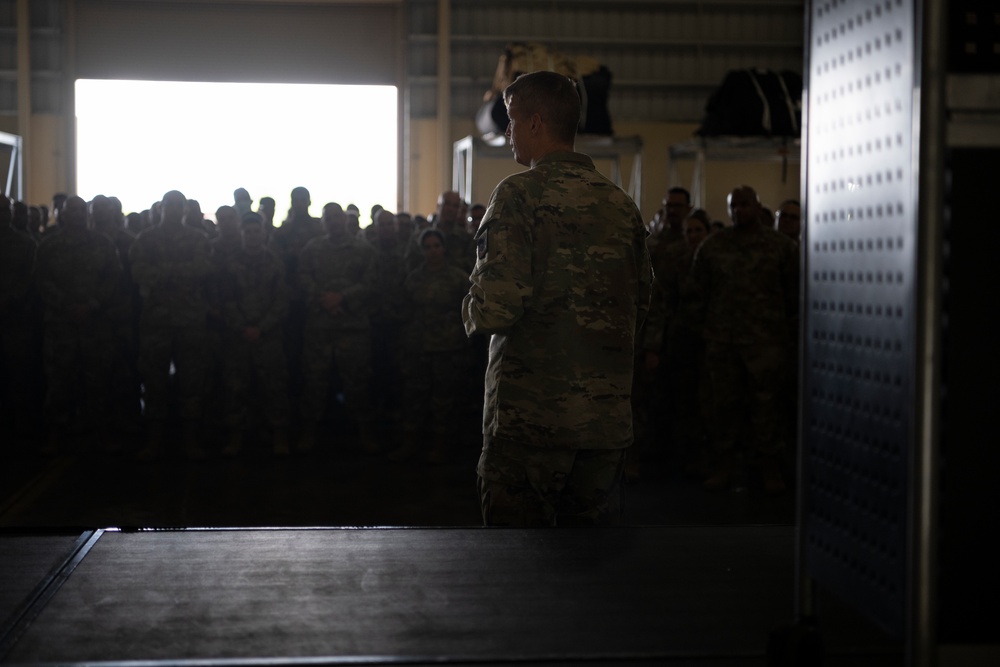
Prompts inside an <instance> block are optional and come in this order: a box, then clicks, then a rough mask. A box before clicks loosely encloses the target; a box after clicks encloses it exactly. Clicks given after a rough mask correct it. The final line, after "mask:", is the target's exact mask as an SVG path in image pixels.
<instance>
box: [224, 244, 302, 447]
mask: <svg viewBox="0 0 1000 667" xmlns="http://www.w3.org/2000/svg"><path fill="white" fill-rule="evenodd" d="M226 274H227V280H226V282H225V284H224V289H225V293H224V296H225V298H224V299H223V302H222V310H221V314H222V317H223V320H224V322H225V336H224V343H223V350H224V355H225V362H224V365H225V395H226V401H225V404H226V410H225V413H226V426H227V427H228V428H229V429H230V432H231V433H232V432H237V431H239V430H240V429H242V428H244V426H245V425H246V416H247V404H248V401H247V397H248V394H249V388H250V382H251V378H252V377H253V376H256V378H257V388H258V393H259V395H260V397H261V405H260V407H261V410H262V411H263V413H264V417H265V418H266V420H267V422H268V425H269V426H270V427H271V428H272V429H273V430H274V431H275V433H278V432H283V431H284V430H285V429H287V428H288V424H289V413H288V370H287V368H286V365H285V356H284V350H283V346H282V337H281V334H282V324H283V322H284V320H285V317H286V316H287V314H288V291H287V289H286V287H285V267H284V266H282V264H281V261H280V260H279V259H278V258H277V257H275V256H274V254H272V253H270V252H268V251H267V250H264V249H261V251H260V252H259V253H248V252H246V251H240V252H239V253H237V254H236V256H235V257H234V258H233V259H232V260H231V261H230V263H229V265H228V267H227V271H226ZM248 327H254V328H256V329H258V330H259V331H260V338H258V339H257V340H256V341H252V342H251V341H248V340H247V339H246V338H245V337H244V335H243V332H244V331H245V330H246V329H247V328H248Z"/></svg>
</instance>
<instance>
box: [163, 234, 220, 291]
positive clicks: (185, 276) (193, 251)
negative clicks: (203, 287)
mask: <svg viewBox="0 0 1000 667" xmlns="http://www.w3.org/2000/svg"><path fill="white" fill-rule="evenodd" d="M171 268H172V270H173V275H174V277H175V278H176V279H177V280H178V282H181V283H183V284H184V285H186V286H188V287H189V288H195V287H197V286H198V285H199V284H200V283H201V282H202V281H203V280H204V279H205V278H206V277H207V276H208V275H209V274H210V273H211V272H212V248H211V246H210V245H209V243H208V239H207V238H204V237H198V238H197V239H196V240H195V241H194V242H193V243H192V244H191V246H190V247H189V250H188V252H187V253H185V257H184V259H182V260H179V261H177V262H176V263H174V264H173V266H172V267H171Z"/></svg>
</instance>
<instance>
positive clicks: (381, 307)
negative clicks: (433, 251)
mask: <svg viewBox="0 0 1000 667" xmlns="http://www.w3.org/2000/svg"><path fill="white" fill-rule="evenodd" d="M372 248H373V249H374V251H375V254H374V261H375V285H374V292H373V295H372V310H371V315H370V321H371V330H372V394H373V401H374V403H375V407H376V409H377V410H379V411H380V416H381V418H380V420H379V421H380V422H381V423H382V424H385V425H387V426H390V427H392V428H395V427H398V425H399V417H400V415H399V411H400V408H401V407H402V392H401V391H400V387H401V386H402V354H401V349H400V347H401V340H402V334H403V325H404V323H405V313H404V309H405V308H404V302H405V293H404V291H403V281H404V280H406V269H405V268H404V266H403V248H402V244H400V243H399V241H398V240H396V238H395V237H393V239H392V242H391V243H388V244H386V243H383V242H380V240H379V239H377V238H376V239H375V240H374V242H373V245H372Z"/></svg>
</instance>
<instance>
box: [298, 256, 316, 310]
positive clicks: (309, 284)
mask: <svg viewBox="0 0 1000 667" xmlns="http://www.w3.org/2000/svg"><path fill="white" fill-rule="evenodd" d="M315 256H316V253H315V247H314V246H312V245H311V244H309V243H307V244H306V247H305V248H303V249H302V253H301V254H300V255H299V262H298V266H297V268H296V271H295V277H296V280H297V282H298V284H299V287H300V288H302V293H303V295H304V296H305V298H306V303H313V302H315V301H317V300H318V299H319V296H320V289H319V285H318V284H317V283H316V272H315V270H314V268H313V265H314V264H315Z"/></svg>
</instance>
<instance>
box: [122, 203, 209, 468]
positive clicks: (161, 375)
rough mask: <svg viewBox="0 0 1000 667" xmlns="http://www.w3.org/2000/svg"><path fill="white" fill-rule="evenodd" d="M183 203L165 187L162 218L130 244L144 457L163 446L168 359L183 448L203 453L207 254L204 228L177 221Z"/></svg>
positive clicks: (199, 456)
mask: <svg viewBox="0 0 1000 667" xmlns="http://www.w3.org/2000/svg"><path fill="white" fill-rule="evenodd" d="M184 204H185V199H184V195H183V194H181V193H180V192H178V191H176V190H171V191H170V192H168V193H167V194H165V195H163V203H162V205H161V207H160V210H161V221H160V224H159V225H156V226H154V227H151V228H149V229H147V230H145V231H143V232H142V233H141V234H140V235H139V238H137V239H136V240H135V244H133V246H132V252H131V260H132V277H133V279H134V280H135V282H136V284H137V285H138V287H139V294H140V296H141V297H142V316H141V319H140V322H139V347H140V351H139V372H140V376H141V378H142V382H143V385H144V386H145V403H146V407H145V414H144V417H145V421H146V425H147V428H148V433H147V438H148V440H147V444H146V447H145V448H144V449H143V450H142V451H141V452H140V453H139V455H140V458H141V459H146V460H151V459H155V458H157V457H159V456H160V455H161V454H162V453H163V442H164V436H165V428H166V422H167V417H168V403H169V401H168V398H169V396H168V395H169V388H170V366H171V363H173V365H174V367H175V368H176V372H177V403H178V412H179V416H180V420H181V438H182V444H183V450H184V454H185V456H187V457H188V458H190V459H192V460H197V459H203V458H205V451H204V450H203V449H202V447H201V443H200V442H199V432H198V428H199V423H200V420H201V418H202V394H203V392H204V389H205V377H206V373H207V366H208V360H207V359H206V356H207V354H208V348H207V331H206V324H205V321H206V317H207V310H208V308H207V304H206V303H205V297H204V294H203V289H204V282H205V278H206V277H207V276H208V274H209V272H210V271H211V259H210V254H209V253H210V251H209V245H208V239H207V238H206V236H205V234H204V233H203V232H200V231H198V230H196V229H192V228H190V227H187V226H185V225H183V224H182V219H183V217H184Z"/></svg>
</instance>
